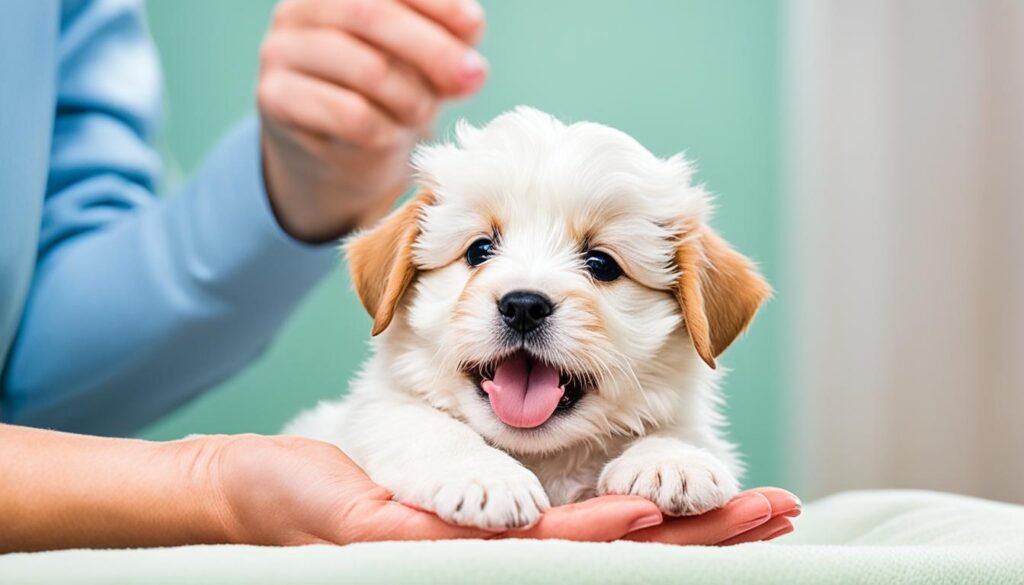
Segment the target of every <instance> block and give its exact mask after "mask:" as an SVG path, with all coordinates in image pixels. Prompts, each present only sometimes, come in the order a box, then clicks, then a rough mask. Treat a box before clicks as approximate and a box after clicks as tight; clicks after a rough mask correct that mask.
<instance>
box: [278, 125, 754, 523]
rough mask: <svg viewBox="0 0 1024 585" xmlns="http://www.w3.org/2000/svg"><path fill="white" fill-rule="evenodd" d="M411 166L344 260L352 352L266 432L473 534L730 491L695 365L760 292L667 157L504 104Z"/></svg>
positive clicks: (731, 334) (683, 502)
mask: <svg viewBox="0 0 1024 585" xmlns="http://www.w3.org/2000/svg"><path fill="white" fill-rule="evenodd" d="M415 166H416V168H417V170H418V172H419V180H420V185H421V191H420V193H419V194H418V195H417V196H416V197H415V198H414V199H412V200H410V201H409V202H408V203H406V204H405V205H404V206H402V207H401V208H400V209H398V210H397V211H395V212H394V213H392V214H391V215H390V216H389V217H387V218H386V219H384V220H383V221H382V222H381V223H380V224H379V225H377V226H376V227H374V228H373V229H371V230H369V231H367V232H365V233H363V234H360V235H359V236H358V237H356V238H355V239H354V240H352V241H351V243H349V244H348V247H347V253H348V259H349V262H350V264H351V269H352V277H353V280H354V282H355V287H356V290H357V292H358V294H359V298H360V299H361V300H362V302H363V305H364V306H365V307H366V309H367V311H369V313H370V315H371V316H372V317H373V319H374V322H373V334H374V335H375V336H376V338H375V339H374V341H373V350H374V353H373V357H372V358H370V360H369V362H368V363H367V364H366V365H365V368H364V370H363V372H362V374H361V375H360V376H359V378H358V379H357V380H356V381H355V382H354V383H353V384H352V387H351V391H350V393H349V394H348V395H346V396H345V397H343V398H342V399H341V400H338V401H335V402H324V403H321V404H320V405H319V406H317V407H316V408H315V409H313V410H311V411H308V412H306V413H304V414H302V415H301V416H299V417H298V418H297V419H295V420H294V421H293V422H292V423H290V424H289V425H288V426H287V428H286V429H285V431H284V432H285V433H288V434H295V435H303V436H307V437H313V438H317V439H321V440H324V441H329V442H331V443H334V444H336V445H338V446H339V447H341V448H342V449H343V450H345V451H346V452H347V453H348V454H349V455H350V456H351V457H352V458H353V459H355V460H356V461H357V462H358V463H359V464H360V465H362V466H363V467H364V468H365V470H366V471H367V472H368V473H369V475H370V476H371V477H372V478H373V479H374V480H375V481H377V482H378V483H380V484H381V485H383V486H384V487H386V488H387V489H389V490H391V491H392V492H393V493H394V497H395V499H397V500H399V501H401V502H405V503H408V504H411V505H414V506H417V507H419V508H422V509H426V510H430V511H433V512H435V513H436V514H438V515H439V516H441V517H442V518H444V519H445V520H448V521H450V522H453V523H456V524H461V525H467V526H478V527H482V528H488V529H507V528H513V527H523V526H528V525H531V524H533V523H534V522H535V521H536V520H537V519H538V518H539V517H540V515H541V513H543V512H544V511H545V510H546V509H548V508H549V506H551V505H552V504H554V505H559V504H564V503H568V502H575V501H579V500H583V499H586V498H590V497H593V496H595V495H597V494H635V495H639V496H643V497H645V498H649V499H650V500H652V501H654V502H655V503H657V504H658V505H659V506H660V508H661V509H662V511H663V512H665V513H666V514H670V515H684V514H698V513H701V512H705V511H707V510H710V509H712V508H716V507H718V506H721V505H722V504H724V503H725V502H726V501H728V500H729V499H730V498H731V497H732V496H733V495H735V494H736V492H737V489H738V485H737V475H738V473H739V469H738V467H739V466H738V463H737V461H736V459H735V457H734V454H733V448H732V446H731V445H730V444H729V443H728V442H727V441H726V440H725V439H724V438H723V436H722V433H721V429H720V426H721V417H720V415H719V413H718V406H719V403H720V397H719V393H718V391H717V381H718V376H717V375H716V372H715V371H714V368H715V358H716V357H717V356H718V355H719V354H720V353H721V352H722V351H724V350H725V348H726V347H727V346H728V345H729V344H730V343H731V342H732V341H733V339H735V338H736V337H737V336H738V335H739V334H740V333H741V332H742V331H743V329H744V328H745V327H746V326H747V324H748V323H749V322H750V320H751V318H752V317H753V316H754V313H755V312H756V311H757V309H758V306H759V305H760V304H761V302H762V301H763V300H764V299H765V298H766V297H767V295H768V294H769V287H768V285H767V284H766V283H765V282H764V280H763V279H762V278H761V276H760V275H759V274H758V272H757V270H756V269H755V268H754V266H753V265H752V263H751V262H750V261H749V260H748V259H747V258H745V257H744V256H742V255H740V254H739V253H737V252H736V251H734V250H733V249H732V248H731V247H729V245H728V244H727V243H726V242H724V241H723V240H722V239H721V238H720V237H719V236H718V235H716V234H715V233H714V232H713V231H712V230H711V229H710V228H709V227H708V226H707V223H706V221H707V219H708V213H709V196H708V194H707V193H706V192H705V191H704V190H702V189H701V188H700V187H698V186H694V185H692V184H691V168H690V166H689V164H688V163H687V162H686V160H684V159H683V158H682V157H681V156H674V157H672V158H669V159H659V158H657V157H655V156H654V155H652V154H651V153H650V152H649V151H647V150H646V149H644V148H643V147H642V146H641V145H640V144H638V143H637V142H636V141H635V140H633V139H632V138H630V137H629V136H627V135H626V134H624V133H622V132H619V131H617V130H614V129H612V128H608V127H606V126H602V125H600V124H594V123H578V124H572V125H565V124H563V123H561V122H559V121H558V120H556V119H554V118H553V117H551V116H549V115H547V114H544V113H542V112H539V111H536V110H533V109H529V108H518V109H516V110H515V111H513V112H510V113H507V114H504V115H502V116H499V117H498V118H496V119H495V120H493V121H492V122H491V123H489V124H488V125H487V126H485V127H483V128H474V127H471V126H469V125H467V124H462V125H460V126H459V127H458V130H457V140H456V142H455V143H454V144H440V145H435V146H428V147H423V148H421V149H420V150H419V151H418V152H417V155H416V157H415Z"/></svg>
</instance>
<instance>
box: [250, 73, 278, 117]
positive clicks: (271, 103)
mask: <svg viewBox="0 0 1024 585" xmlns="http://www.w3.org/2000/svg"><path fill="white" fill-rule="evenodd" d="M283 93H284V91H283V88H282V82H281V77H280V76H279V75H275V74H273V73H271V74H265V75H263V76H261V77H260V80H259V83H258V84H257V85H256V103H257V105H259V108H260V111H262V112H263V113H265V114H269V115H270V116H273V117H280V115H281V108H282V107H283V104H284V99H283V95H282V94H283Z"/></svg>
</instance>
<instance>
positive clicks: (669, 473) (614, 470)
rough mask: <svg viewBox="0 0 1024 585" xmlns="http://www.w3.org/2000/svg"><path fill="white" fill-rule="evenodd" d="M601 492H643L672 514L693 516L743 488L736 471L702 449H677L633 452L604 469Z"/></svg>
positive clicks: (721, 503) (723, 503)
mask: <svg viewBox="0 0 1024 585" xmlns="http://www.w3.org/2000/svg"><path fill="white" fill-rule="evenodd" d="M597 488H598V493H600V494H601V495H605V494H625V495H634V496H641V497H644V498H647V499H648V500H651V501H652V502H654V503H655V504H657V505H658V507H659V508H661V511H662V513H664V514H667V515H669V516H692V515H696V514H703V513H704V512H707V511H710V510H714V509H715V508H720V507H722V506H723V505H725V503H726V502H728V501H729V500H731V499H732V497H733V496H735V495H736V494H737V493H738V492H739V485H738V482H737V481H736V478H735V476H733V474H732V472H730V471H729V469H728V468H727V467H726V466H725V464H723V463H722V462H721V461H719V460H718V459H717V458H716V457H714V456H713V455H711V454H710V453H708V452H707V451H704V450H702V449H692V448H691V449H686V450H684V451H680V452H677V453H672V454H666V453H630V452H628V451H627V452H626V453H624V454H622V455H621V456H619V457H618V458H616V459H614V460H612V461H611V462H610V463H609V464H608V465H607V466H605V468H604V470H603V471H602V472H601V477H600V479H599V480H598V485H597Z"/></svg>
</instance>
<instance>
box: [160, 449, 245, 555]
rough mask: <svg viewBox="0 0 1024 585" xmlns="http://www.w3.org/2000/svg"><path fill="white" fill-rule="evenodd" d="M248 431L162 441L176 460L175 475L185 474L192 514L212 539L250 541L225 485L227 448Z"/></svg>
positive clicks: (232, 541)
mask: <svg viewBox="0 0 1024 585" xmlns="http://www.w3.org/2000/svg"><path fill="white" fill-rule="evenodd" d="M245 437H247V436H246V435H237V436H236V435H204V436H201V437H195V438H191V439H184V440H181V441H175V442H171V443H164V444H161V445H160V447H161V448H163V449H165V450H166V451H167V452H168V455H169V457H171V459H172V460H173V461H174V464H173V465H174V467H175V472H174V473H175V475H177V476H178V477H183V478H185V482H186V484H187V488H186V489H185V490H184V494H186V498H187V500H188V503H187V505H189V507H190V514H189V515H190V516H191V517H192V518H194V521H193V522H194V523H195V525H196V526H199V527H202V528H203V532H204V534H203V536H204V537H205V538H207V539H211V540H210V541H211V542H217V543H228V544H247V543H248V542H247V539H246V538H245V535H244V534H243V531H242V530H241V526H240V524H239V522H238V520H237V517H236V514H235V511H234V509H233V506H232V502H231V498H230V497H229V496H230V494H229V493H228V491H227V489H226V487H225V477H224V467H225V465H224V460H225V458H226V457H228V456H229V455H227V453H226V452H227V451H228V450H229V449H231V448H233V447H232V446H233V445H234V444H235V443H237V442H240V441H245V440H247V439H245Z"/></svg>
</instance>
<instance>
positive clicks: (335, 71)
mask: <svg viewBox="0 0 1024 585" xmlns="http://www.w3.org/2000/svg"><path fill="white" fill-rule="evenodd" d="M261 61H262V66H263V69H264V71H266V72H267V74H268V75H273V71H274V70H275V69H278V68H281V69H286V70H293V71H298V72H300V73H304V74H306V75H307V76H309V77H313V78H316V79H321V80H324V81H328V82H331V83H334V84H337V85H338V86H341V87H342V88H346V89H349V90H352V91H353V92H354V93H357V94H361V95H363V96H366V97H368V98H369V99H370V100H372V101H373V102H374V105H375V106H377V107H379V108H380V109H383V110H384V111H385V112H386V113H387V114H388V115H389V116H390V117H392V118H394V119H395V120H397V121H398V122H399V123H402V124H404V125H407V126H410V127H420V126H425V125H427V124H428V123H429V122H430V120H431V118H432V117H433V115H434V113H435V112H436V110H437V106H438V97H437V95H435V94H434V91H433V89H432V88H431V87H430V86H429V85H428V84H427V83H426V81H425V80H424V79H423V78H422V77H421V76H420V75H418V74H417V73H416V72H414V71H412V70H410V69H409V68H408V66H405V65H404V64H402V63H400V62H395V61H389V60H388V59H387V58H386V57H385V56H384V55H382V54H381V53H380V52H378V51H377V50H375V49H374V48H373V47H370V46H368V45H367V44H365V43H363V42H362V41H359V40H357V39H355V38H353V37H351V36H348V35H344V34H338V33H337V32H336V31H332V30H328V29H316V30H298V29H286V30H283V31H278V32H277V33H275V34H274V35H271V36H270V37H268V39H267V41H266V42H265V43H264V45H263V49H262V52H261ZM294 97H297V96H294Z"/></svg>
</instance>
